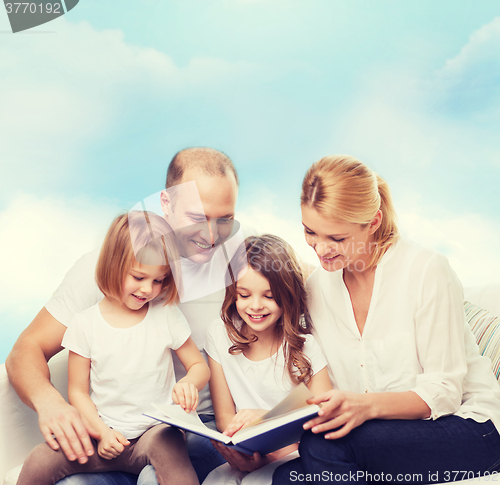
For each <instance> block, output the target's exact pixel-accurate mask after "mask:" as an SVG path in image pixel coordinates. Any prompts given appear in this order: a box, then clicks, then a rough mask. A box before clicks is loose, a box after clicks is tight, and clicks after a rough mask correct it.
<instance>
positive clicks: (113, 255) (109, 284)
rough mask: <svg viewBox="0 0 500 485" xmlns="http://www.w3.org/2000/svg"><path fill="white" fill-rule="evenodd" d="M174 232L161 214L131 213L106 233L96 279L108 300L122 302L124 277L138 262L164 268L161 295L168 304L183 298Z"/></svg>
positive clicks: (117, 219) (115, 223)
mask: <svg viewBox="0 0 500 485" xmlns="http://www.w3.org/2000/svg"><path fill="white" fill-rule="evenodd" d="M171 234H172V229H171V228H170V226H169V225H168V223H167V222H166V221H165V219H163V218H162V217H160V216H159V215H157V214H154V213H151V212H146V211H130V212H129V213H128V214H123V215H120V216H118V217H117V218H116V219H115V220H114V221H113V222H112V223H111V227H110V228H109V230H108V233H107V234H106V237H105V239H104V243H103V245H102V248H101V253H100V255H99V260H98V261H97V266H96V272H95V279H96V282H97V285H98V286H99V289H100V290H101V292H102V293H103V294H104V295H105V296H107V297H108V298H111V299H114V300H121V294H122V284H123V278H124V276H125V274H126V273H127V271H128V270H129V269H130V267H131V266H132V264H133V263H134V261H138V262H139V263H141V264H150V265H157V266H164V267H165V269H166V271H167V275H166V276H165V278H164V279H163V282H162V286H161V293H160V296H161V297H163V298H165V304H170V303H177V302H178V301H179V295H178V292H177V286H176V284H175V281H174V275H173V271H172V270H173V268H172V266H174V265H176V264H177V262H178V257H176V256H177V248H176V245H175V241H174V240H173V237H172V235H171Z"/></svg>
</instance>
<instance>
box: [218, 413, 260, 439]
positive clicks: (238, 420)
mask: <svg viewBox="0 0 500 485" xmlns="http://www.w3.org/2000/svg"><path fill="white" fill-rule="evenodd" d="M266 413H267V411H266V410H265V409H242V410H241V411H239V412H238V413H236V414H235V415H234V417H233V419H231V421H230V422H229V424H228V425H227V426H226V429H225V430H224V432H223V433H222V434H225V435H226V436H233V434H234V433H236V431H238V430H240V429H241V428H243V427H245V426H248V425H249V424H251V423H253V422H254V421H257V420H258V419H260V418H261V417H262V416H264V414H266Z"/></svg>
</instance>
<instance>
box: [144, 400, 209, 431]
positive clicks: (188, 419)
mask: <svg viewBox="0 0 500 485" xmlns="http://www.w3.org/2000/svg"><path fill="white" fill-rule="evenodd" d="M153 406H154V407H155V408H156V409H158V411H160V412H161V413H162V414H164V415H165V416H168V417H170V418H174V419H177V420H179V421H184V422H185V423H186V424H189V425H191V426H203V427H204V428H206V426H205V423H204V422H203V421H202V420H201V419H200V417H199V416H198V413H197V412H196V411H191V412H190V413H186V411H184V409H182V408H181V407H180V406H179V405H178V404H170V405H166V404H165V405H160V404H153ZM207 429H208V428H207Z"/></svg>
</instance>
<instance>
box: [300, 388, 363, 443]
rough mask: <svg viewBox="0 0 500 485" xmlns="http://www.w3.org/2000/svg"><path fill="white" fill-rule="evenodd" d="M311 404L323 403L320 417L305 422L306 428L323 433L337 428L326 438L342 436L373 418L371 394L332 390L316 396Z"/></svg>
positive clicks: (319, 413)
mask: <svg viewBox="0 0 500 485" xmlns="http://www.w3.org/2000/svg"><path fill="white" fill-rule="evenodd" d="M307 402H308V403H309V404H319V403H323V407H322V408H321V409H320V411H319V412H318V417H317V418H314V419H311V420H310V421H308V422H307V423H305V424H304V429H311V431H312V432H313V433H322V432H324V431H328V430H330V429H335V430H336V431H333V432H332V433H328V434H326V435H325V438H326V439H329V440H332V439H337V438H342V436H345V435H346V434H348V433H349V432H350V431H351V430H352V429H353V428H356V427H357V426H359V425H360V424H363V423H364V422H365V421H367V420H369V419H372V403H371V397H370V395H369V394H359V393H356V392H345V391H338V390H332V391H328V392H325V393H323V394H320V395H319V396H315V397H313V398H311V399H309V400H308V401H307Z"/></svg>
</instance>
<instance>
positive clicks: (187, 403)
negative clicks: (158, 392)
mask: <svg viewBox="0 0 500 485" xmlns="http://www.w3.org/2000/svg"><path fill="white" fill-rule="evenodd" d="M172 399H173V400H174V402H175V404H179V405H180V406H181V408H182V409H184V411H186V413H189V412H191V411H195V410H196V407H197V406H198V389H196V387H195V386H194V384H191V383H190V382H186V381H179V382H177V383H176V384H175V386H174V389H173V391H172Z"/></svg>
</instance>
